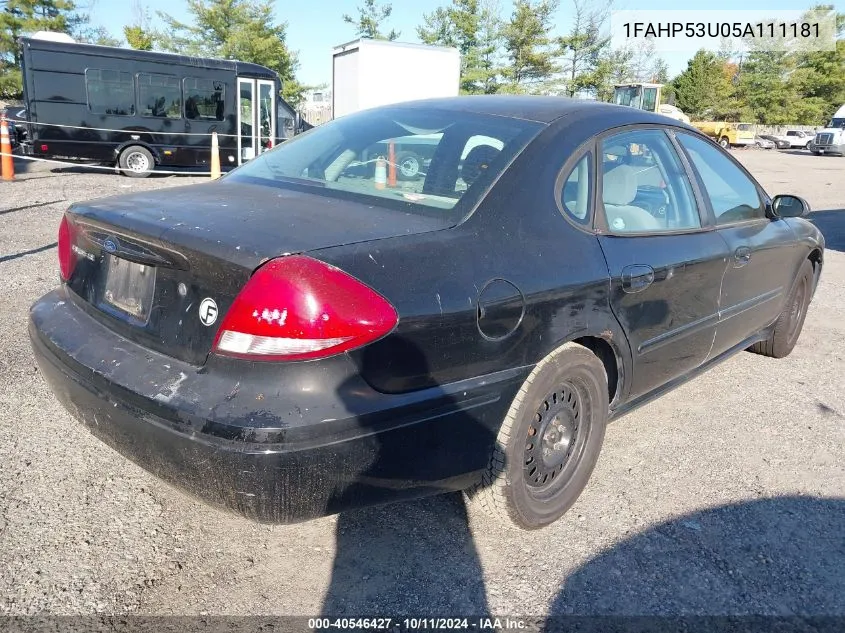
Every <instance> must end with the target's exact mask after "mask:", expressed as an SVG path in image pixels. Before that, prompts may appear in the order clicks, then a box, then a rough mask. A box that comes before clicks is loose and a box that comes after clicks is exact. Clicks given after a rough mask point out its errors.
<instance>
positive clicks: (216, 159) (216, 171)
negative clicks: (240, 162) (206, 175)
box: [211, 132, 220, 180]
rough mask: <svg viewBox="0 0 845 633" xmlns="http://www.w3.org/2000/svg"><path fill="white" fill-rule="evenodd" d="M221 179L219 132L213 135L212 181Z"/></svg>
mask: <svg viewBox="0 0 845 633" xmlns="http://www.w3.org/2000/svg"><path fill="white" fill-rule="evenodd" d="M216 178H220V142H219V141H218V140H217V132H212V133H211V179H212V180H215V179H216Z"/></svg>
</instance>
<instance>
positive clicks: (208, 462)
mask: <svg viewBox="0 0 845 633" xmlns="http://www.w3.org/2000/svg"><path fill="white" fill-rule="evenodd" d="M29 333H30V339H31V341H32V347H33V350H34V353H35V357H36V360H37V362H38V366H39V368H40V369H41V372H42V374H43V375H44V378H45V379H46V380H47V382H48V383H49V385H50V387H51V388H52V390H53V391H54V393H55V395H56V396H57V398H58V399H59V400H60V401H61V403H62V404H63V405H64V406H65V408H66V409H67V410H68V411H69V412H70V413H72V414H73V415H74V417H76V418H77V419H78V420H79V421H80V422H82V423H83V424H84V425H85V426H86V427H87V428H88V429H89V430H90V432H91V433H92V434H94V435H95V436H96V437H98V438H99V439H101V440H102V441H103V442H105V443H106V444H108V445H109V446H111V447H112V448H114V449H115V450H116V451H118V452H119V453H121V454H122V455H124V456H125V457H127V458H129V459H131V460H132V461H134V462H135V463H137V464H138V465H140V466H141V467H142V468H144V469H146V470H148V471H149V472H151V473H153V474H154V475H156V476H158V477H160V478H162V479H164V480H165V481H167V482H169V483H170V484H173V485H175V486H177V487H179V488H181V489H182V490H184V491H186V492H188V493H189V494H191V495H193V496H195V497H198V498H200V499H202V500H203V501H206V502H208V503H211V504H213V505H216V506H220V507H223V508H227V509H230V510H233V511H235V512H237V513H240V514H242V515H244V516H246V517H248V518H251V519H253V520H256V521H261V522H267V523H293V522H297V521H303V520H307V519H311V518H316V517H319V516H325V515H328V514H335V513H337V512H341V511H343V510H347V509H350V508H354V507H361V506H366V505H373V504H378V503H386V502H390V501H395V500H400V499H407V498H413V497H418V496H424V495H429V494H437V493H441V492H447V491H451V490H460V489H462V488H465V487H467V486H469V485H471V484H472V483H474V482H475V481H477V479H478V477H479V475H480V472H481V471H482V470H483V469H484V468H485V466H486V463H487V459H488V457H489V455H490V451H491V450H492V448H493V446H494V443H495V434H496V432H497V430H498V426H499V425H500V424H501V421H502V419H503V417H504V413H505V411H506V409H507V407H508V406H509V404H510V401H511V400H512V398H513V396H514V395H515V394H516V391H517V390H518V389H519V385H520V384H521V383H522V380H523V379H524V377H525V375H527V373H528V372H529V371H530V368H520V369H519V370H513V371H509V372H505V373H501V374H496V375H492V376H485V377H483V378H480V379H475V380H470V381H462V382H460V383H454V384H452V385H449V386H448V387H437V388H432V389H425V390H421V391H416V392H413V393H411V394H399V395H393V394H382V393H379V392H376V391H374V390H373V389H372V388H370V387H369V386H368V385H367V384H366V383H365V382H364V381H363V380H362V379H361V378H360V376H359V375H358V373H357V371H356V370H355V367H354V365H353V364H352V362H351V361H350V360H349V359H348V358H347V357H346V356H343V355H342V356H338V357H335V358H333V359H327V361H319V362H310V363H288V364H280V365H278V366H277V365H273V366H268V364H262V363H246V362H243V361H230V360H226V359H221V358H217V357H214V356H212V357H211V358H210V359H209V361H208V362H207V363H206V365H204V366H203V367H196V366H192V365H189V364H187V363H182V362H180V361H177V360H175V359H173V358H170V357H168V356H165V355H162V354H158V353H156V352H151V351H149V350H147V349H145V348H142V347H140V346H138V345H137V344H135V343H133V342H132V341H129V340H127V339H125V338H123V337H120V336H118V335H116V334H115V333H114V332H112V331H111V330H109V329H107V328H105V327H104V326H103V325H102V324H100V323H99V322H98V321H97V320H95V319H94V318H92V317H91V316H89V315H88V314H87V313H86V311H85V310H83V309H82V308H81V307H79V306H78V305H77V304H76V303H75V300H74V299H72V298H71V297H70V296H69V293H68V292H67V291H66V290H65V289H63V288H62V289H59V290H56V291H53V292H51V293H49V294H48V295H46V296H45V297H43V298H42V299H41V300H39V301H38V302H37V303H36V304H35V305H34V306H33V307H32V310H31V312H30V321H29Z"/></svg>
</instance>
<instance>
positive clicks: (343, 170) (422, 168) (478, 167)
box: [226, 107, 543, 222]
mask: <svg viewBox="0 0 845 633" xmlns="http://www.w3.org/2000/svg"><path fill="white" fill-rule="evenodd" d="M542 128H543V125H542V124H539V123H534V122H530V121H523V120H520V119H509V118H504V117H496V116H487V115H480V114H473V113H465V112H453V111H441V110H436V109H426V110H421V109H416V108H407V109H406V108H401V107H395V108H385V109H376V110H369V111H364V112H360V113H356V114H352V115H348V116H345V117H342V118H340V119H337V120H335V121H332V122H330V123H326V124H324V125H321V126H319V127H316V128H314V129H313V130H310V131H309V132H307V133H305V134H302V135H300V136H297V137H295V138H293V139H291V140H289V141H285V142H284V143H282V144H281V145H279V146H278V147H276V148H275V149H273V150H271V151H269V152H265V153H264V154H261V155H260V156H258V157H257V158H255V159H253V160H251V161H250V162H249V163H247V164H245V165H243V166H242V167H240V168H238V169H236V170H234V171H233V172H231V173H230V174H229V175H228V176H226V178H231V179H233V180H236V181H242V182H252V183H256V184H263V185H268V186H278V187H285V188H295V189H302V190H307V191H309V192H315V193H321V194H324V195H328V196H332V197H338V198H341V199H350V200H358V201H364V202H368V201H369V202H374V203H377V204H379V205H380V206H387V207H393V208H397V209H400V210H402V211H405V212H413V213H420V214H424V215H434V216H438V217H441V218H443V219H444V220H449V221H450V222H458V221H460V220H461V218H463V217H464V216H465V215H466V213H467V212H468V211H469V210H470V209H471V207H472V206H473V204H474V203H475V202H477V201H478V199H480V197H481V196H482V195H483V193H484V192H485V191H486V189H487V187H488V186H489V185H490V184H492V183H493V182H494V181H495V179H496V178H497V177H498V176H499V175H500V174H501V173H502V171H503V170H504V169H505V168H506V166H507V165H508V164H509V163H510V161H511V160H512V159H513V158H514V156H516V155H517V154H518V153H519V152H520V151H521V150H522V149H523V148H524V147H525V145H526V144H527V143H528V142H529V141H530V140H531V139H532V138H533V137H534V136H536V134H537V133H538V132H539V131H540V130H541V129H542Z"/></svg>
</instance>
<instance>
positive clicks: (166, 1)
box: [91, 0, 845, 85]
mask: <svg viewBox="0 0 845 633" xmlns="http://www.w3.org/2000/svg"><path fill="white" fill-rule="evenodd" d="M141 2H142V4H144V5H145V6H147V7H148V8H149V10H150V14H151V15H152V17H153V22H154V23H155V12H156V10H164V11H167V12H168V13H170V14H171V15H172V16H174V17H175V18H177V19H183V20H187V19H188V18H189V16H188V13H187V8H186V2H184V0H141ZM359 4H363V3H362V2H360V1H359V0H312V1H310V2H291V1H290V0H276V1H275V5H276V16H277V18H278V20H279V21H285V22H287V23H288V31H287V33H288V35H287V41H288V45H289V47H290V48H291V49H292V50H294V51H298V54H299V61H300V67H299V71H298V73H297V77H298V78H299V80H300V81H301V82H303V83H305V84H306V85H318V84H322V83H329V82H330V81H331V76H332V75H331V59H332V48H333V47H335V46H337V45H339V44H343V43H345V42H349V41H351V40H354V39H355V37H356V36H355V32H354V29H353V27H352V25H351V24H346V23H345V22H344V21H343V19H342V16H343V14H344V13H349V14H352V15H356V13H357V12H356V7H357V6H358V5H359ZM392 4H393V15H392V16H391V18H390V20H389V22H388V23H387V24H386V26H387V27H388V28H387V29H386V30H389V29H390V28H394V29H396V30H397V31H400V32H401V35H400V38H399V41H403V42H418V41H419V40H418V38H417V34H416V26H417V25H419V24H421V23H422V18H423V14H424V13H429V12H431V11H433V10H434V9H435V8H437V7H438V6H442V5H446V4H449V0H393V2H392ZM499 4H500V6H501V9H502V15H503V17H507V16H509V15H510V13H511V8H512V2H511V0H499ZM811 4H812V1H811V0H803V1H799V2H796V0H746V1H745V2H743V3H742V4H741V8H742V9H746V10H748V9H757V10H763V9H765V10H767V11H786V10H802V9H805V8H809V6H810V5H811ZM833 4H834V6H836V8H837V9H838V10H839V11H843V12H845V0H838V1H837V2H833ZM132 5H133V3H132V2H127V1H126V0H95V2H94V6H93V9H92V10H91V17H92V22H93V23H94V24H95V25H102V26H105V27H106V28H107V29H108V30H109V31H111V33H112V34H113V35H115V36H118V37H122V36H123V26H124V25H125V24H128V23H130V22H132V20H133V6H132ZM294 7H295V8H294ZM678 8H679V3H678V2H677V0H616V1H615V2H614V9H618V10H638V11H639V10H650V11H653V10H669V9H678ZM683 8H685V9H701V10H705V9H707V10H710V11H712V10H733V9H737V8H739V7H738V5H737V3H736V1H735V0H734V1H733V2H731V1H727V2H726V1H725V0H707V1H706V2H705V1H704V0H690V1H689V3H688V4H685V5H683ZM572 15H573V11H572V1H571V0H561V2H560V8H559V9H558V11H557V14H556V16H555V26H556V31H557V32H559V33H561V34H562V33H564V32H565V31H566V30H567V29H568V28H569V26H570V22H571V20H572ZM726 17H727V16H726ZM662 56H663V58H664V59H665V60H666V62H667V63H668V65H669V74H670V75H671V76H674V75H675V74H677V73H679V72H681V71H682V70H684V68H686V63H687V60H688V59H689V57H690V56H691V53H689V52H667V53H664V54H662Z"/></svg>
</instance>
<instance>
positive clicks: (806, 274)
mask: <svg viewBox="0 0 845 633" xmlns="http://www.w3.org/2000/svg"><path fill="white" fill-rule="evenodd" d="M814 280H815V275H814V274H813V264H812V263H810V261H809V260H805V261H804V263H803V264H802V265H801V270H800V272H799V273H798V278H797V279H796V280H795V284H794V285H793V287H792V291H791V292H790V293H789V297H788V298H787V301H786V306H785V307H784V308H783V312H781V313H780V316H779V317H778V320H777V321H775V326H774V328H772V333H771V334H770V335H769V338H767V339H766V340H765V341H760V342H759V343H755V344H754V345H752V346H751V348H750V350H751V351H752V352H754V353H755V354H762V355H763V356H770V357H772V358H783V357H784V356H788V355H789V354H790V352H792V350H793V349H794V348H795V344H796V343H797V342H798V337H799V336H801V330H802V329H803V328H804V319H805V318H806V317H807V308H808V307H809V306H810V300H811V299H812V298H813V284H814V283H815V281H814Z"/></svg>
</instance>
